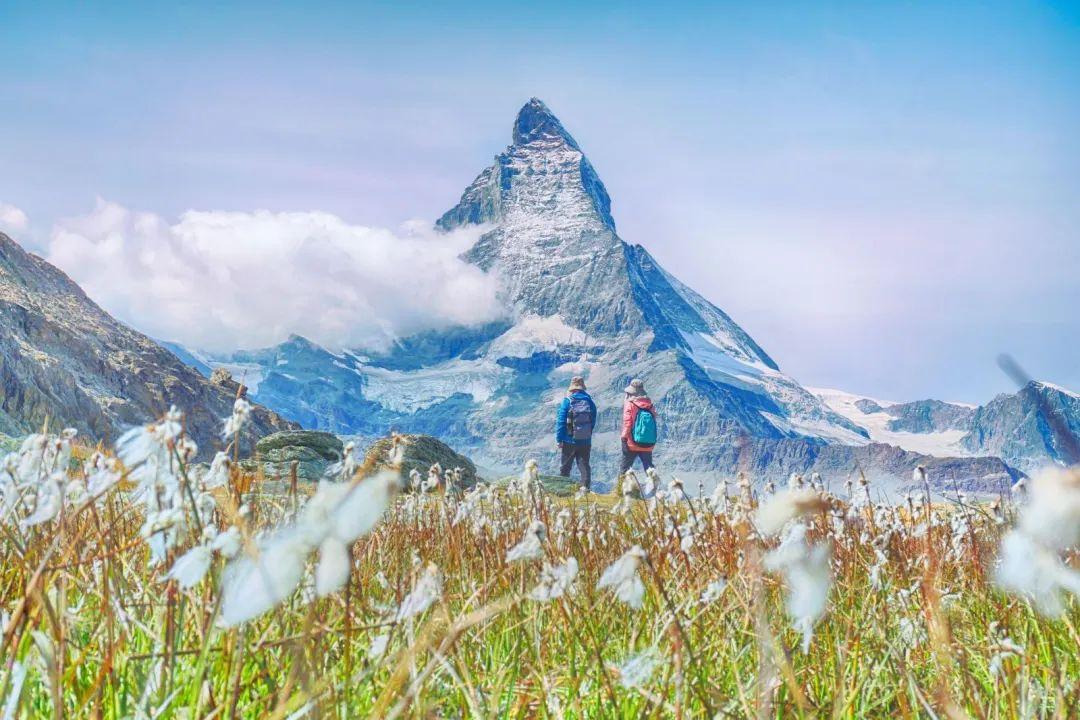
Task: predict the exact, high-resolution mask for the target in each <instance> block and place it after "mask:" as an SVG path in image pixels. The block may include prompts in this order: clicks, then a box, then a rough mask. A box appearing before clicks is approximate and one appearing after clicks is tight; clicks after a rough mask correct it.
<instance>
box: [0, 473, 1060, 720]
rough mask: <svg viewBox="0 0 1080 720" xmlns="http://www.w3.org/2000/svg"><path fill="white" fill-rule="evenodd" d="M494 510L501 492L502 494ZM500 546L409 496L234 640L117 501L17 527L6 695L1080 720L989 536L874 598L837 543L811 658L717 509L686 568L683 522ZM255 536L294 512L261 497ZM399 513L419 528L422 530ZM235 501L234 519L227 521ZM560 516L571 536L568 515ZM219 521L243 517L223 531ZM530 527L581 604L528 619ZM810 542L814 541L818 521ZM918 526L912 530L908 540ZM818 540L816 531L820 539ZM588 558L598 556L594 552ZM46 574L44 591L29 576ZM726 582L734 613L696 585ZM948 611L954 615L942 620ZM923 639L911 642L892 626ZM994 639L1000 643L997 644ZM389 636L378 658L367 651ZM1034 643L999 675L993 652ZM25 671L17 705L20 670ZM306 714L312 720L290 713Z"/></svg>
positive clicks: (565, 601) (591, 506) (210, 594)
mask: <svg viewBox="0 0 1080 720" xmlns="http://www.w3.org/2000/svg"><path fill="white" fill-rule="evenodd" d="M501 492H502V491H500V493H501ZM500 498H501V501H500V505H499V509H498V510H492V509H490V508H489V511H488V513H489V514H490V516H491V517H492V519H494V520H496V521H501V522H503V523H505V524H504V525H503V526H500V527H499V528H498V529H493V528H492V527H486V528H484V529H483V530H481V531H479V532H475V531H474V530H473V529H472V528H471V527H470V526H469V524H468V523H461V524H458V525H456V526H451V524H450V522H449V520H450V518H452V517H453V514H454V509H453V508H452V507H450V503H452V502H453V501H451V500H445V499H444V498H443V497H442V496H430V497H425V498H423V499H422V500H420V501H415V500H409V501H406V500H404V499H399V500H398V504H397V505H396V506H395V508H394V509H392V510H391V511H390V512H389V513H388V514H387V515H386V517H385V518H384V520H383V522H382V523H381V524H380V525H379V526H378V528H377V529H376V531H375V532H373V533H372V534H371V535H370V536H367V537H365V538H362V539H361V540H360V541H358V542H357V543H356V544H355V545H354V547H353V550H352V557H353V567H352V574H351V577H350V580H349V583H348V585H347V586H346V588H345V589H344V590H343V591H342V592H339V593H337V594H335V595H333V596H330V597H328V598H325V599H314V598H313V597H312V595H313V593H311V592H310V591H305V590H301V591H299V592H297V593H295V594H294V595H293V596H292V597H291V598H289V599H288V600H287V601H286V602H285V603H284V604H282V605H281V606H280V607H278V608H277V609H275V610H274V611H272V612H270V613H268V614H266V615H264V616H262V617H260V618H258V619H256V620H254V621H252V622H250V623H248V624H246V625H244V626H241V627H239V628H233V629H227V630H225V629H218V628H215V627H214V619H215V617H216V613H217V609H218V604H217V601H218V597H219V593H218V587H217V577H218V575H219V574H220V572H221V569H222V566H221V561H220V560H215V565H214V567H213V570H212V573H211V576H210V577H208V578H207V579H205V580H204V581H203V582H202V583H201V584H200V585H198V586H197V587H195V588H194V589H193V590H191V591H188V592H182V591H180V590H179V589H178V588H177V586H176V585H175V584H174V583H172V582H164V581H163V580H162V575H163V572H164V570H163V569H162V568H152V567H150V566H149V564H148V557H149V555H148V551H147V548H146V545H145V543H143V542H142V541H141V539H140V537H139V527H140V525H141V522H142V519H141V517H140V514H139V512H138V510H137V509H135V508H134V507H133V506H132V505H131V504H130V502H129V501H128V500H127V499H126V498H125V496H124V495H123V494H122V493H121V492H119V491H114V492H112V493H110V494H109V495H108V496H107V497H105V498H103V499H102V500H101V501H100V502H99V503H98V504H97V505H96V506H95V507H93V508H92V509H88V510H87V511H86V512H82V513H79V514H78V515H77V516H68V517H66V518H64V519H62V520H59V521H54V522H52V523H50V524H48V525H44V526H41V527H39V528H36V529H31V530H29V531H27V532H25V533H22V532H21V531H19V530H16V529H14V528H10V527H7V528H4V533H5V540H4V542H3V545H2V546H0V560H2V565H0V567H2V570H0V598H3V600H2V601H0V606H2V609H3V611H4V613H5V615H4V626H5V632H4V645H3V648H2V650H0V658H2V660H3V664H2V666H0V672H2V673H3V682H2V685H0V687H2V690H0V695H2V696H3V698H4V701H5V702H12V703H13V707H17V708H18V710H17V712H16V716H20V715H21V716H25V717H50V716H59V715H63V716H67V717H102V718H126V717H138V716H148V717H151V716H152V717H165V718H195V717H216V718H227V717H244V718H255V717H290V716H295V717H303V716H310V717H337V718H355V717H369V716H370V717H375V716H378V717H393V716H398V717H416V718H426V717H462V716H466V717H485V718H507V717H509V718H531V717H553V718H557V717H568V718H571V717H573V718H582V717H589V718H643V717H686V718H692V717H705V716H719V717H755V716H757V717H776V718H781V717H783V718H788V717H842V718H873V717H881V718H892V717H929V716H930V713H931V712H933V713H934V714H935V715H936V716H938V717H950V716H952V717H964V716H970V717H977V718H1013V717H1021V716H1030V717H1063V718H1064V717H1076V714H1077V713H1078V712H1080V708H1078V706H1077V697H1078V696H1080V654H1078V652H1077V648H1078V647H1080V636H1078V634H1077V631H1076V626H1077V624H1078V622H1080V608H1078V606H1077V603H1076V602H1075V601H1071V604H1070V606H1069V610H1068V612H1067V614H1066V615H1065V616H1064V617H1063V618H1062V619H1059V620H1047V619H1044V618H1041V617H1039V616H1038V615H1037V614H1035V613H1034V612H1033V611H1032V609H1031V608H1030V607H1029V606H1028V604H1027V603H1025V602H1023V601H1021V600H1018V599H1015V598H1012V597H1009V596H1006V595H1004V594H1002V593H1000V592H998V591H996V590H995V589H994V588H993V587H992V586H991V584H990V582H989V580H988V576H989V574H990V572H991V567H992V561H993V554H994V552H995V548H996V544H997V540H998V536H999V533H1000V532H1001V529H1000V528H999V526H996V525H994V524H993V523H992V522H990V521H989V520H982V519H978V520H976V531H975V533H974V535H973V536H971V537H969V538H967V539H966V540H965V541H964V543H963V544H962V548H961V553H960V554H959V556H956V557H953V556H948V555H947V554H946V553H945V552H944V550H945V548H947V547H948V546H949V544H950V539H949V534H948V529H947V528H946V527H936V528H935V529H934V530H933V532H932V533H931V534H930V535H929V536H928V537H917V536H916V534H915V533H906V534H905V533H900V534H895V535H893V536H892V537H891V538H890V539H889V541H888V542H887V544H886V545H885V547H884V552H885V555H886V556H887V558H888V565H887V567H886V571H885V573H884V574H883V578H884V584H883V587H882V588H881V589H877V590H875V589H874V588H872V587H871V584H870V580H869V566H870V565H871V564H872V563H873V562H874V555H873V552H872V549H871V548H870V547H869V546H868V544H867V543H865V542H864V541H862V540H860V533H861V532H862V531H863V529H865V527H866V525H867V521H866V520H865V519H864V520H862V521H861V522H852V523H849V524H848V525H847V526H846V527H845V529H844V531H843V532H842V533H841V534H840V535H839V536H838V537H837V538H836V542H835V551H834V554H835V565H834V567H835V585H834V587H833V590H832V594H831V597H830V602H829V610H828V612H827V614H826V616H825V617H824V618H823V619H822V620H821V622H820V623H819V624H818V625H817V627H816V631H815V635H814V638H813V642H812V644H811V646H810V650H809V652H808V653H806V654H803V653H802V652H801V650H800V648H799V644H800V636H799V635H798V634H797V633H796V632H794V631H793V630H792V629H791V628H790V627H789V626H788V623H787V620H786V618H785V615H784V609H783V587H782V584H781V583H780V581H779V580H778V579H777V578H775V577H773V576H771V575H767V574H763V573H762V572H761V571H760V569H759V568H760V565H759V558H760V555H761V553H762V552H763V551H764V547H763V546H762V544H761V542H760V541H758V540H756V539H754V538H753V536H751V535H749V534H748V530H749V528H748V526H747V524H746V523H745V521H740V520H738V517H739V515H738V513H733V514H732V515H731V516H730V517H728V516H714V515H712V514H711V513H708V512H707V510H706V509H705V507H704V506H703V505H702V506H699V507H697V508H696V509H695V512H697V513H699V514H701V515H702V517H703V522H704V530H703V531H702V532H700V533H699V534H698V536H697V538H696V541H695V543H694V545H693V547H692V548H691V550H690V552H689V553H683V552H682V551H681V550H680V548H679V541H678V538H677V536H676V535H674V534H673V533H672V532H670V531H666V530H665V525H666V524H667V523H666V522H665V516H668V517H669V521H668V522H670V520H671V519H673V520H674V522H675V523H676V524H681V523H684V522H686V521H687V519H688V517H689V512H690V511H689V509H688V508H687V506H686V504H685V503H683V504H681V505H679V506H668V507H661V508H655V509H654V510H653V511H652V512H651V513H650V512H649V511H648V510H647V509H646V506H645V504H644V503H640V502H639V503H638V504H637V505H636V506H635V508H634V510H633V511H632V512H631V513H630V514H629V515H628V516H624V515H616V514H612V513H611V512H610V506H611V505H612V503H611V501H610V499H609V498H604V499H602V500H601V502H600V503H595V502H591V501H590V502H587V503H584V504H583V503H579V502H576V501H575V500H573V499H557V500H556V499H553V498H550V497H548V498H546V499H545V500H544V501H543V502H542V503H540V504H538V505H533V504H532V502H531V501H530V500H528V499H526V498H510V497H508V496H506V495H505V494H500ZM246 501H247V502H249V503H250V504H251V506H252V507H253V508H254V517H255V518H256V523H257V524H272V523H274V522H276V521H277V519H278V517H279V516H280V513H281V511H282V509H283V508H286V507H288V506H289V505H290V503H291V502H292V500H291V499H290V498H287V497H281V496H258V495H257V494H252V495H251V496H250V497H248V498H246ZM406 502H408V503H409V507H411V508H414V509H415V508H417V507H418V508H419V509H415V510H412V511H411V510H408V509H407V508H406ZM227 506H228V503H227V502H223V503H222V507H227ZM563 509H566V510H568V511H569V513H570V520H569V522H568V527H570V528H576V529H577V530H578V532H566V533H563V534H561V535H558V536H557V534H556V533H555V532H554V530H553V528H554V526H555V524H556V517H555V516H556V514H557V513H558V512H559V511H560V510H563ZM222 514H223V517H222V518H219V523H221V524H224V523H225V519H226V518H227V517H229V516H230V513H228V512H223V513H222ZM534 517H539V518H540V519H542V520H544V521H545V522H546V523H547V526H548V528H549V536H548V541H547V547H546V552H547V554H548V556H549V557H551V558H553V559H554V558H558V557H567V556H570V555H573V556H574V557H576V558H577V559H578V561H579V562H580V566H581V572H580V575H579V576H578V579H577V582H576V592H575V593H574V594H573V595H572V596H570V597H564V598H562V599H560V600H556V601H554V602H550V603H537V602H534V601H531V600H529V599H527V598H526V595H527V593H528V591H529V590H530V589H531V588H532V587H533V586H534V585H535V584H536V579H537V576H538V573H539V570H540V564H541V563H540V561H539V560H537V561H531V562H528V563H524V564H517V565H507V564H506V563H505V555H506V550H507V548H508V547H509V546H511V545H513V544H515V543H516V542H517V541H518V540H519V539H520V538H521V534H522V532H523V530H524V528H525V526H527V525H528V522H529V521H530V520H531V519H532V518H534ZM819 524H820V523H819ZM913 524H914V523H912V525H913ZM818 534H819V535H820V533H818ZM590 538H591V539H590ZM632 544H640V545H641V546H642V547H644V548H645V549H646V551H647V552H648V554H649V564H648V566H647V567H646V568H643V570H642V576H643V579H644V580H645V583H646V586H647V590H646V596H645V604H644V607H643V608H642V609H641V610H640V611H635V610H632V609H630V608H628V607H627V606H625V605H622V604H621V603H619V602H618V601H616V600H615V599H614V598H613V597H612V595H611V594H610V593H608V592H606V591H601V590H597V589H596V581H597V579H598V577H599V575H600V574H601V573H602V572H603V570H604V568H605V567H607V566H608V565H609V564H610V563H611V562H613V561H614V560H615V559H616V558H618V557H619V556H620V555H621V554H622V553H623V552H624V551H625V550H626V549H627V548H628V547H629V546H630V545H632ZM428 563H434V564H436V565H437V566H438V567H439V568H440V569H441V570H442V571H443V573H444V575H445V588H444V593H443V598H442V600H441V601H440V602H438V603H436V604H435V605H434V606H433V607H432V608H431V609H430V610H428V611H427V612H426V613H425V614H423V615H422V616H420V617H418V618H415V619H414V621H407V622H404V623H400V624H394V623H392V622H391V621H389V620H388V619H387V618H388V611H390V610H392V609H393V608H395V607H396V606H397V604H398V603H400V602H401V600H402V598H403V597H404V596H405V595H406V594H407V593H408V592H409V590H410V588H411V587H412V584H413V582H414V580H415V578H416V576H417V574H418V573H419V572H420V571H422V569H423V568H424V567H425V566H426V565H427V564H428ZM39 571H40V572H39ZM721 576H727V577H728V579H729V584H728V586H727V588H726V590H725V591H724V592H723V594H722V595H721V596H720V598H719V599H718V600H717V601H716V602H714V603H712V604H710V605H701V604H700V603H699V602H698V601H697V599H698V598H699V596H700V594H701V592H702V590H703V589H704V588H705V586H706V585H707V584H708V583H709V582H711V581H713V580H715V579H716V578H718V577H721ZM939 595H947V596H948V597H947V599H946V600H944V601H943V600H940V599H937V598H938V596H939ZM904 623H910V624H911V626H912V627H914V628H916V633H915V634H917V635H919V636H921V637H922V639H921V640H920V641H918V642H911V641H910V640H909V639H908V638H907V637H905V634H904V631H903V629H902V627H901V626H902V624H904ZM991 623H997V624H998V625H997V628H998V629H997V630H996V632H997V633H998V634H997V635H996V636H993V635H992V631H991ZM384 632H389V637H390V640H389V645H388V647H387V650H386V652H385V654H384V655H383V656H381V657H374V656H372V654H371V653H370V651H369V646H370V645H371V643H372V641H373V640H374V639H375V638H376V637H377V636H379V635H381V634H382V633H384ZM1003 636H1008V637H1009V638H1011V639H1012V640H1013V641H1015V642H1016V643H1018V644H1019V645H1021V646H1023V648H1024V649H1023V653H1022V654H1021V655H1019V656H1009V657H1007V658H1005V659H1004V660H1003V664H1002V668H1003V669H1002V672H1001V674H1000V675H999V676H998V677H996V678H995V677H992V676H991V674H990V662H991V658H992V657H993V655H994V644H995V642H996V641H997V639H999V638H1001V637H1003ZM648 648H655V649H656V652H657V653H658V656H659V657H660V664H659V666H658V668H657V670H656V672H655V674H654V675H653V677H652V679H651V680H650V681H649V682H648V683H647V684H645V685H644V686H643V687H641V688H625V687H623V686H622V684H621V683H620V677H619V674H618V671H617V668H618V666H619V665H621V664H622V663H623V662H624V661H625V660H626V659H627V658H628V657H629V656H631V655H633V654H635V653H637V652H641V651H644V650H646V649H648ZM16 662H17V663H19V664H21V665H22V666H24V667H25V668H26V669H27V676H26V680H25V683H24V684H23V687H22V691H21V693H20V694H19V695H18V696H17V697H14V698H13V697H12V690H11V688H12V682H11V669H12V668H13V667H14V663H16ZM297 712H299V713H300V715H293V713H297Z"/></svg>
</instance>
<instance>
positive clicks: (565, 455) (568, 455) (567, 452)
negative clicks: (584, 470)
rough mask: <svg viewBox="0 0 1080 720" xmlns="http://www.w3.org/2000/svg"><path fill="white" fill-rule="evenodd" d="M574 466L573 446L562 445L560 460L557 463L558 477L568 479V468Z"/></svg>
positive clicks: (568, 444)
mask: <svg viewBox="0 0 1080 720" xmlns="http://www.w3.org/2000/svg"><path fill="white" fill-rule="evenodd" d="M573 464H574V446H573V445H571V444H570V443H563V446H562V460H561V462H560V463H559V475H562V476H563V477H570V466H571V465H573Z"/></svg>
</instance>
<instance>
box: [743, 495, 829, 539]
mask: <svg viewBox="0 0 1080 720" xmlns="http://www.w3.org/2000/svg"><path fill="white" fill-rule="evenodd" d="M827 508H828V503H827V502H826V501H825V498H823V497H822V496H821V494H820V493H818V492H816V491H814V490H808V489H803V490H782V491H780V492H778V493H776V494H775V495H773V496H771V497H770V498H769V499H767V500H765V502H763V503H761V505H759V506H758V509H757V512H756V513H755V515H754V526H755V527H756V528H757V529H758V531H759V532H761V533H762V534H764V535H776V534H777V533H779V532H780V531H781V530H783V528H784V526H785V525H787V524H788V523H789V522H790V521H792V520H794V519H795V518H798V517H803V516H805V515H809V514H811V513H815V512H820V511H821V510H825V509H827Z"/></svg>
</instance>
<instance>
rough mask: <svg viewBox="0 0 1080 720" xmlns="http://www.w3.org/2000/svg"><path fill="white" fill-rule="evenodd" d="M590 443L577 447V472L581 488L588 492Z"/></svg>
mask: <svg viewBox="0 0 1080 720" xmlns="http://www.w3.org/2000/svg"><path fill="white" fill-rule="evenodd" d="M591 455H592V443H585V444H584V445H579V446H578V460H577V463H578V471H579V472H580V473H581V487H583V488H585V489H586V490H588V489H589V488H590V487H591V486H592V463H591V462H590V458H591Z"/></svg>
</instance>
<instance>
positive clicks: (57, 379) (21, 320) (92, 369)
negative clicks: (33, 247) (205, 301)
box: [0, 233, 294, 456]
mask: <svg viewBox="0 0 1080 720" xmlns="http://www.w3.org/2000/svg"><path fill="white" fill-rule="evenodd" d="M233 400H234V391H231V390H230V389H228V388H226V387H223V386H219V385H215V384H213V383H211V382H209V381H208V380H207V379H206V378H204V377H203V376H201V375H200V374H199V373H198V372H196V371H195V370H193V369H192V368H190V367H188V366H187V365H185V364H184V363H182V362H181V361H180V360H179V359H178V358H177V357H176V356H175V355H173V354H172V353H170V352H169V351H167V350H165V349H164V348H162V347H161V346H160V345H158V344H156V343H155V342H153V341H152V340H150V338H148V337H146V336H145V335H142V334H141V333H138V332H136V331H134V330H132V329H131V328H129V327H127V326H126V325H124V324H122V323H120V322H118V321H116V320H115V319H114V318H113V317H112V316H110V315H109V314H108V313H106V312H105V311H104V310H102V309H101V308H100V307H98V306H97V305H96V304H95V303H94V302H93V301H91V300H90V299H89V298H88V297H87V296H86V294H85V293H83V291H82V290H81V289H80V288H79V286H78V285H76V284H75V283H74V282H72V281H71V279H70V278H68V277H67V276H66V275H65V274H64V273H62V272H61V271H60V270H58V269H57V268H55V267H53V266H52V265H50V264H49V263H47V262H45V261H44V260H42V259H41V258H39V257H37V256H35V255H31V254H29V253H27V252H26V251H24V250H23V249H22V248H21V247H19V245H18V244H16V243H15V241H14V240H12V239H11V238H9V237H8V236H7V235H4V234H3V233H0V431H3V432H15V433H24V432H29V431H32V430H35V429H38V428H40V427H41V426H42V424H43V423H44V422H45V421H46V419H48V420H49V422H50V423H51V424H52V426H53V427H56V426H64V427H74V428H76V429H78V430H79V431H80V433H81V434H82V435H84V436H88V437H90V438H93V439H97V440H106V441H109V440H115V439H116V438H117V436H119V435H120V433H122V432H123V430H124V429H126V428H127V427H129V426H132V425H137V424H140V423H145V422H148V421H150V420H152V419H154V418H156V417H158V416H159V415H161V414H162V413H163V412H165V411H166V410H168V409H169V406H170V405H176V406H177V407H178V408H180V409H182V410H184V411H185V413H186V417H187V424H188V431H189V432H190V434H191V435H192V437H193V438H194V439H195V441H196V442H197V443H198V444H199V446H200V449H201V452H202V453H203V455H204V456H205V454H206V453H208V452H209V451H210V450H212V449H213V447H214V446H215V444H217V443H218V442H219V440H218V437H217V436H218V432H219V430H220V426H221V419H222V418H224V417H225V416H227V415H228V414H229V413H230V412H231V410H232V404H233ZM5 427H6V428H7V429H4V428H5ZM289 427H294V424H293V423H290V422H289V421H287V420H284V419H283V418H281V417H280V416H278V415H277V414H276V413H273V412H271V411H268V410H267V409H265V408H262V407H259V408H256V410H255V412H253V413H252V423H251V428H250V429H249V434H251V435H253V436H254V435H262V434H265V433H268V432H273V431H274V430H278V429H285V428H289Z"/></svg>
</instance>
